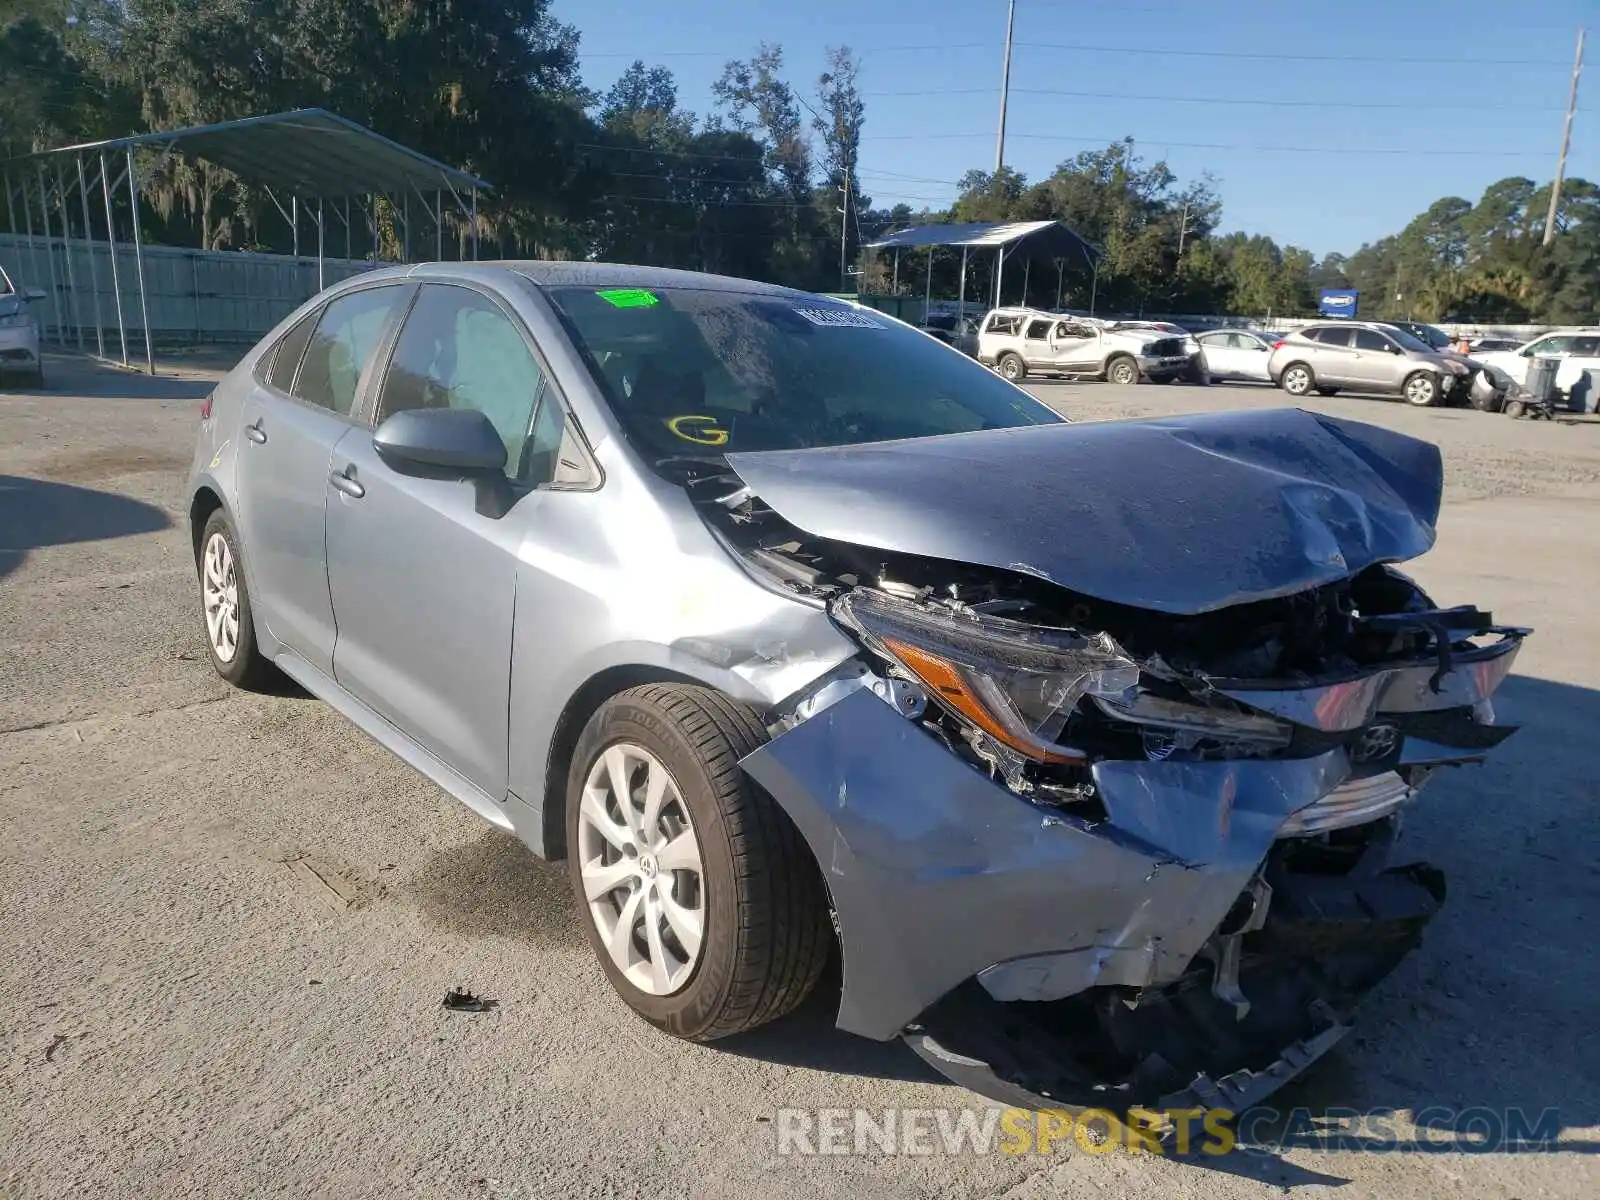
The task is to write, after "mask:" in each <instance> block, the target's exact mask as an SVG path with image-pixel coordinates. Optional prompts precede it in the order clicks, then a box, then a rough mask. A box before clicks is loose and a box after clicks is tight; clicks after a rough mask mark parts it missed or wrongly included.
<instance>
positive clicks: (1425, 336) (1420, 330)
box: [1402, 322, 1450, 350]
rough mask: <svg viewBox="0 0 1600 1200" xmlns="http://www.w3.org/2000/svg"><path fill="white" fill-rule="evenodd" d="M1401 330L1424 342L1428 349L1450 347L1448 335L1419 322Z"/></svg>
mask: <svg viewBox="0 0 1600 1200" xmlns="http://www.w3.org/2000/svg"><path fill="white" fill-rule="evenodd" d="M1402 328H1403V329H1404V330H1405V331H1406V332H1407V333H1409V334H1411V335H1412V336H1413V337H1415V338H1416V339H1417V340H1418V341H1421V342H1426V343H1427V345H1428V347H1429V349H1432V350H1442V349H1443V348H1444V347H1446V346H1448V345H1450V335H1449V334H1448V333H1446V332H1445V331H1444V330H1442V329H1437V328H1435V327H1434V326H1432V325H1423V324H1421V323H1420V322H1419V323H1416V324H1412V325H1405V326H1403V327H1402Z"/></svg>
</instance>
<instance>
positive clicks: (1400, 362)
mask: <svg viewBox="0 0 1600 1200" xmlns="http://www.w3.org/2000/svg"><path fill="white" fill-rule="evenodd" d="M1350 332H1351V339H1350V368H1349V371H1350V373H1349V376H1348V380H1349V382H1350V383H1351V385H1352V386H1355V387H1359V388H1366V389H1369V390H1371V391H1377V392H1393V391H1397V390H1399V387H1400V378H1401V375H1402V372H1403V368H1404V367H1405V365H1406V362H1405V360H1404V358H1403V356H1402V355H1400V354H1398V353H1396V351H1397V349H1398V347H1396V345H1395V343H1394V342H1392V341H1390V340H1389V339H1388V338H1386V337H1385V336H1384V335H1383V334H1381V333H1379V332H1378V331H1377V330H1376V329H1353V330H1351V331H1350Z"/></svg>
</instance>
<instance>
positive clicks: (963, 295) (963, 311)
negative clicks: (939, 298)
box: [956, 246, 967, 336]
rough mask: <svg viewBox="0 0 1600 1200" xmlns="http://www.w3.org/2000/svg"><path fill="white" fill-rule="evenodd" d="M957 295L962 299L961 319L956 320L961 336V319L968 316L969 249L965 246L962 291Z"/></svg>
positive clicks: (963, 251) (962, 259)
mask: <svg viewBox="0 0 1600 1200" xmlns="http://www.w3.org/2000/svg"><path fill="white" fill-rule="evenodd" d="M956 294H957V295H958V296H959V297H960V299H959V301H958V302H957V303H958V305H959V309H958V311H959V312H960V317H959V318H957V320H956V333H957V335H958V336H959V335H960V333H961V319H962V318H965V317H966V315H967V248H966V247H965V246H963V247H961V289H960V291H959V292H957V293H956Z"/></svg>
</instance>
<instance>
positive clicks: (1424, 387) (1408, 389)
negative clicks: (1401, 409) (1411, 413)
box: [1400, 371, 1439, 408]
mask: <svg viewBox="0 0 1600 1200" xmlns="http://www.w3.org/2000/svg"><path fill="white" fill-rule="evenodd" d="M1400 394H1401V395H1402V396H1404V397H1405V398H1406V403H1407V404H1413V405H1415V406H1416V407H1418V408H1428V407H1430V406H1432V405H1434V404H1437V403H1438V402H1439V380H1438V377H1437V376H1435V375H1433V374H1431V373H1429V372H1427V371H1414V372H1412V373H1411V374H1410V375H1408V376H1406V381H1405V382H1404V383H1403V384H1401V385H1400Z"/></svg>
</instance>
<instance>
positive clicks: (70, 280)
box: [56, 159, 83, 354]
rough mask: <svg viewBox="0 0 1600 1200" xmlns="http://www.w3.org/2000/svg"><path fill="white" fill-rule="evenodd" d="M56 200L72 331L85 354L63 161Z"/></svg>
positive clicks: (58, 161)
mask: <svg viewBox="0 0 1600 1200" xmlns="http://www.w3.org/2000/svg"><path fill="white" fill-rule="evenodd" d="M56 199H57V200H58V201H60V203H61V246H62V256H63V257H64V258H65V259H66V263H67V295H68V296H70V297H71V303H70V304H69V306H68V307H69V308H70V309H71V310H72V330H73V335H74V338H75V340H76V341H77V343H78V353H79V354H82V353H83V307H82V303H81V301H80V300H79V298H78V272H77V271H76V270H74V269H73V266H72V220H71V218H70V217H69V215H68V212H69V210H68V208H67V188H66V184H65V183H64V182H63V179H62V175H61V161H60V160H59V159H57V160H56Z"/></svg>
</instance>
